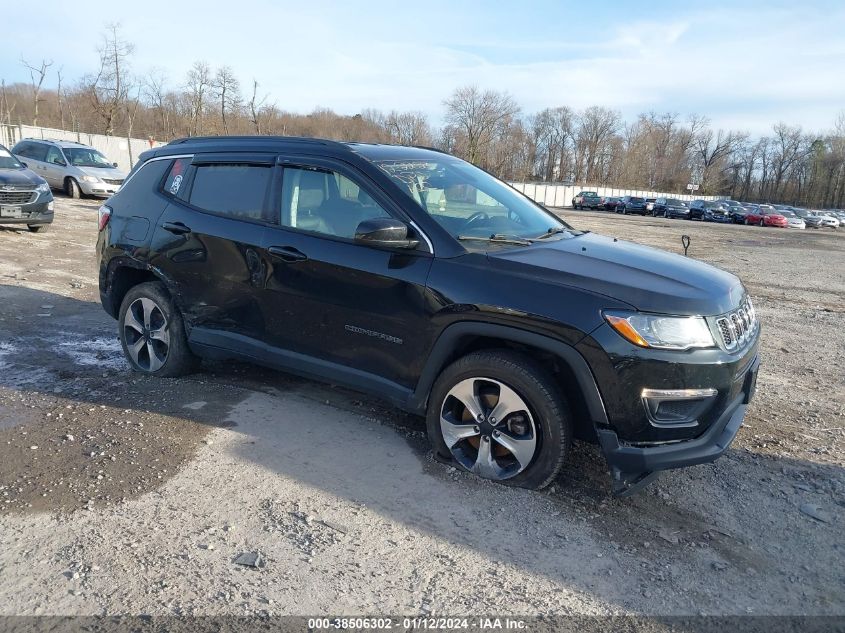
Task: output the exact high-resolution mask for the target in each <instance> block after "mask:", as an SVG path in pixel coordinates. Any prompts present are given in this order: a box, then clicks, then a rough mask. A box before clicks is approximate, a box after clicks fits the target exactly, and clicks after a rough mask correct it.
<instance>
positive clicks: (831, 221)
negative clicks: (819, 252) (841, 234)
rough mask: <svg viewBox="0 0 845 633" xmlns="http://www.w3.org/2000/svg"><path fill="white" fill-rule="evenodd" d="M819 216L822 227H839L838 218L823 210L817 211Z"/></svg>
mask: <svg viewBox="0 0 845 633" xmlns="http://www.w3.org/2000/svg"><path fill="white" fill-rule="evenodd" d="M818 215H819V217H820V218H821V221H822V228H831V229H838V228H839V220H838V219H837V218H835V217H834V216H832V215H830V214H829V213H825V212H824V211H821V212H819V214H818Z"/></svg>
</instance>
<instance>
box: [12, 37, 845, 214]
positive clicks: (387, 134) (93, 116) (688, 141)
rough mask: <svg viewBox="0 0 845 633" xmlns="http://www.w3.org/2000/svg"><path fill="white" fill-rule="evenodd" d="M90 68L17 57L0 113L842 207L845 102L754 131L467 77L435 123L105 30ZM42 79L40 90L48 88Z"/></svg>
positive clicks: (76, 125)
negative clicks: (391, 151)
mask: <svg viewBox="0 0 845 633" xmlns="http://www.w3.org/2000/svg"><path fill="white" fill-rule="evenodd" d="M98 53H99V60H98V64H97V68H96V69H95V72H92V73H91V74H89V75H86V76H84V77H80V78H75V79H74V80H73V81H70V80H68V78H66V77H64V76H63V74H62V71H61V69H60V68H57V67H56V65H55V64H54V63H53V62H52V61H51V60H40V61H38V62H37V63H36V62H32V61H29V60H26V59H23V58H22V59H21V64H23V66H24V67H25V68H26V69H27V70H28V72H29V75H30V80H31V81H30V82H29V83H17V84H12V85H8V86H7V85H6V83H5V81H3V82H2V84H0V122H3V123H10V124H15V123H25V124H32V125H41V126H46V127H57V128H61V129H72V130H79V131H83V132H94V133H101V134H107V135H121V136H136V137H143V138H151V139H155V140H159V141H167V140H169V139H172V138H175V137H180V136H194V135H201V134H276V135H288V136H313V137H322V138H330V139H337V140H349V141H369V142H382V143H399V144H405V145H425V146H433V147H437V148H440V149H444V150H446V151H448V152H450V153H453V154H456V155H458V156H461V157H463V158H466V159H467V160H470V161H471V162H473V163H475V164H477V165H480V166H481V167H484V168H485V169H488V170H490V171H491V172H493V173H495V174H497V175H498V176H500V177H502V178H505V179H509V180H519V181H522V180H537V181H547V182H576V183H589V184H595V185H612V186H617V187H625V188H636V189H647V190H656V191H668V192H677V193H683V192H686V185H687V183H690V182H693V183H698V184H700V187H701V188H700V189H699V193H701V194H703V195H728V196H731V197H733V198H736V199H740V200H749V201H769V202H786V203H790V204H800V205H803V206H808V207H820V208H824V207H839V208H841V207H845V112H843V114H841V115H840V116H839V118H838V120H837V121H835V122H833V126H832V128H831V129H830V130H829V131H827V132H823V133H808V132H806V131H804V130H802V128H801V127H800V126H792V125H788V124H785V123H777V124H775V125H774V126H773V127H772V132H771V133H770V134H768V135H766V136H763V137H757V138H754V137H752V136H751V135H749V134H748V133H746V132H742V131H738V130H722V129H715V128H714V127H713V126H712V125H711V123H710V122H709V121H708V119H707V118H706V117H703V116H699V115H692V116H688V117H681V116H679V115H678V114H674V113H663V114H659V113H654V112H648V113H644V114H640V115H639V116H638V117H637V118H636V119H635V120H633V121H626V120H624V119H623V118H622V116H621V114H620V113H619V112H617V111H615V110H613V109H610V108H606V107H600V106H593V107H589V108H586V109H584V110H581V111H576V110H574V109H572V108H569V107H567V106H560V107H555V108H547V109H545V110H542V111H541V112H537V113H526V112H523V111H522V109H521V108H520V106H519V104H518V103H517V102H516V101H515V100H514V99H513V97H511V96H510V95H508V94H507V93H505V92H498V91H493V90H487V91H483V90H480V89H478V88H476V87H473V86H468V87H463V88H459V89H457V90H455V92H454V93H452V94H451V95H450V96H448V97H447V98H446V99H445V100H444V102H443V106H444V111H443V125H441V126H435V125H434V124H432V122H431V121H430V120H429V119H428V117H427V116H426V115H425V114H423V113H420V112H396V111H391V112H382V111H379V110H374V109H373V110H365V111H363V112H361V113H359V114H355V115H352V116H347V115H341V114H338V113H336V112H333V111H332V110H330V109H323V108H320V109H316V110H314V111H313V112H311V113H309V114H297V113H292V112H288V111H286V110H285V109H284V108H283V107H281V106H280V105H279V104H278V103H277V102H276V101H274V100H273V99H272V98H271V96H270V95H268V94H267V93H265V92H264V91H263V90H262V87H261V83H260V82H259V81H258V80H256V79H252V80H251V81H250V82H249V83H248V84H246V85H244V84H242V83H241V80H240V78H238V77H237V76H236V75H235V73H234V72H233V71H232V69H231V68H229V67H228V66H222V67H220V68H211V67H210V66H209V65H208V64H207V63H205V62H202V61H197V62H195V63H194V64H193V65H192V66H191V68H189V69H187V71H186V73H185V75H184V76H183V77H179V78H171V77H168V76H167V75H166V74H164V73H163V72H162V71H160V70H153V71H151V72H149V73H147V74H146V75H141V74H138V73H135V72H133V69H132V61H133V54H134V47H133V46H132V44H131V43H130V42H127V41H126V40H125V39H123V37H122V35H121V32H120V28H119V26H117V25H112V26H110V27H109V28H108V29H107V31H106V33H105V34H104V36H103V40H102V44H101V46H100V48H99V49H98ZM47 84H49V85H51V86H55V87H50V88H47V87H46V85H47Z"/></svg>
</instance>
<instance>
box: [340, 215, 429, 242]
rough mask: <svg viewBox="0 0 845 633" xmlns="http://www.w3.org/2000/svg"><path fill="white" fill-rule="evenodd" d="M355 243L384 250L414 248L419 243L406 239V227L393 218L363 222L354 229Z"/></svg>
mask: <svg viewBox="0 0 845 633" xmlns="http://www.w3.org/2000/svg"><path fill="white" fill-rule="evenodd" d="M355 241H356V242H358V243H359V244H366V245H368V246H381V247H385V248H416V247H417V245H418V244H419V243H420V241H419V240H415V239H411V238H408V225H407V224H405V223H404V222H402V221H400V220H396V219H394V218H372V219H370V220H364V221H363V222H361V223H360V224H359V225H358V228H357V229H355Z"/></svg>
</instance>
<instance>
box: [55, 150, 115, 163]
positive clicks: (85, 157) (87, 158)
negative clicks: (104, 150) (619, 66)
mask: <svg viewBox="0 0 845 633" xmlns="http://www.w3.org/2000/svg"><path fill="white" fill-rule="evenodd" d="M64 152H65V156H67V159H68V161H70V164H71V165H74V166H76V167H112V164H111V163H110V162H109V161H108V159H107V158H106V157H105V156H103V155H102V154H101V153H100V152H98V151H97V150H95V149H93V148H91V147H65V148H64Z"/></svg>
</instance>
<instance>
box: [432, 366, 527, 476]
mask: <svg viewBox="0 0 845 633" xmlns="http://www.w3.org/2000/svg"><path fill="white" fill-rule="evenodd" d="M440 431H441V433H442V435H443V441H444V442H445V443H446V446H447V447H448V448H449V450H450V451H451V453H452V456H453V457H454V458H455V460H456V461H457V462H458V463H459V464H460V465H461V466H463V467H464V468H466V469H467V470H468V471H470V472H472V473H475V474H476V475H479V476H480V477H484V478H485V479H494V480H503V479H510V478H511V477H514V476H515V475H517V474H519V473H520V472H522V471H523V470H525V468H527V467H528V466H529V464H530V463H531V461H532V459H533V458H534V455H535V454H536V452H537V449H538V442H537V438H538V431H537V426H536V424H535V422H534V418H533V416H532V414H531V412H530V411H529V409H528V405H527V404H526V402H525V400H523V398H522V397H521V396H520V395H519V394H518V393H516V391H514V390H513V389H511V388H510V387H508V386H507V385H506V384H504V383H502V382H500V381H498V380H494V379H493V378H482V377H474V378H467V379H466V380H462V381H461V382H459V383H457V384H456V385H455V386H454V387H452V388H451V389H450V390H449V393H447V394H446V397H445V398H444V400H443V404H442V406H441V409H440Z"/></svg>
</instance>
